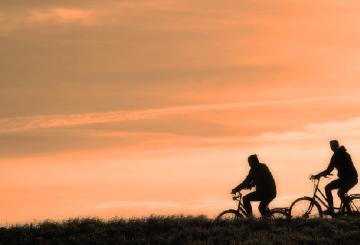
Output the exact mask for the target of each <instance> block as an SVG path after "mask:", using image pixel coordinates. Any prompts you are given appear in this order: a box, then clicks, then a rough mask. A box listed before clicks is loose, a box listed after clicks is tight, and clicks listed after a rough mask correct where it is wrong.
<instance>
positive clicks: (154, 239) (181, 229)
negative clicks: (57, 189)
mask: <svg viewBox="0 0 360 245" xmlns="http://www.w3.org/2000/svg"><path fill="white" fill-rule="evenodd" d="M240 243H241V244H274V243H275V244H304V243H305V244H333V243H338V244H360V218H339V219H330V220H328V219H313V220H302V219H298V220H243V221H239V222H221V223H214V222H213V220H211V219H207V218H205V217H182V216H179V217H178V216H176V217H149V218H144V219H130V220H124V219H114V220H110V221H102V220H99V219H71V220H67V221H63V222H61V223H57V222H50V221H46V222H43V223H40V224H28V225H22V226H12V227H7V228H0V244H4V245H5V244H6V245H12V244H36V245H38V244H64V245H65V244H66V245H71V244H240Z"/></svg>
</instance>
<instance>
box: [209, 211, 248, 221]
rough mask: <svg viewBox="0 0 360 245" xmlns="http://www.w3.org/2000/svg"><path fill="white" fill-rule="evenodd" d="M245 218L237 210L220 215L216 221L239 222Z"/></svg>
mask: <svg viewBox="0 0 360 245" xmlns="http://www.w3.org/2000/svg"><path fill="white" fill-rule="evenodd" d="M242 218H244V216H243V215H241V214H240V213H239V211H237V210H235V209H228V210H225V211H223V212H222V213H220V214H219V215H218V216H217V217H216V218H215V221H222V220H233V221H235V220H239V219H242Z"/></svg>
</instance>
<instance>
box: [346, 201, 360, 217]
mask: <svg viewBox="0 0 360 245" xmlns="http://www.w3.org/2000/svg"><path fill="white" fill-rule="evenodd" d="M348 198H349V205H347V206H345V214H346V215H350V216H360V196H349V197H348ZM348 208H350V210H349V209H348Z"/></svg>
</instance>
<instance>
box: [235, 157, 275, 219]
mask: <svg viewBox="0 0 360 245" xmlns="http://www.w3.org/2000/svg"><path fill="white" fill-rule="evenodd" d="M248 162H249V165H250V171H249V174H248V176H247V177H246V179H245V180H244V181H243V182H242V183H241V184H240V185H238V186H237V187H235V188H234V189H233V190H232V191H231V193H232V194H235V193H236V192H239V191H240V190H242V189H250V188H252V187H256V191H254V192H251V193H249V194H247V195H246V196H244V199H243V202H244V208H245V210H246V212H247V214H248V216H252V207H251V202H252V201H260V205H259V211H260V213H261V215H262V216H263V217H268V216H270V215H271V213H270V211H269V208H268V205H269V203H270V202H271V201H272V200H273V199H274V198H275V197H276V185H275V181H274V178H273V176H272V174H271V172H270V170H269V168H268V167H267V166H266V165H265V164H264V163H260V162H259V159H258V157H257V155H251V156H249V158H248Z"/></svg>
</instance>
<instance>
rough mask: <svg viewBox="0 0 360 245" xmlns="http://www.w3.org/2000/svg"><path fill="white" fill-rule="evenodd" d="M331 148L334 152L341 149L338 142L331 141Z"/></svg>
mask: <svg viewBox="0 0 360 245" xmlns="http://www.w3.org/2000/svg"><path fill="white" fill-rule="evenodd" d="M330 148H331V150H332V151H336V150H337V149H338V148H339V142H338V141H337V140H332V141H330Z"/></svg>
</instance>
